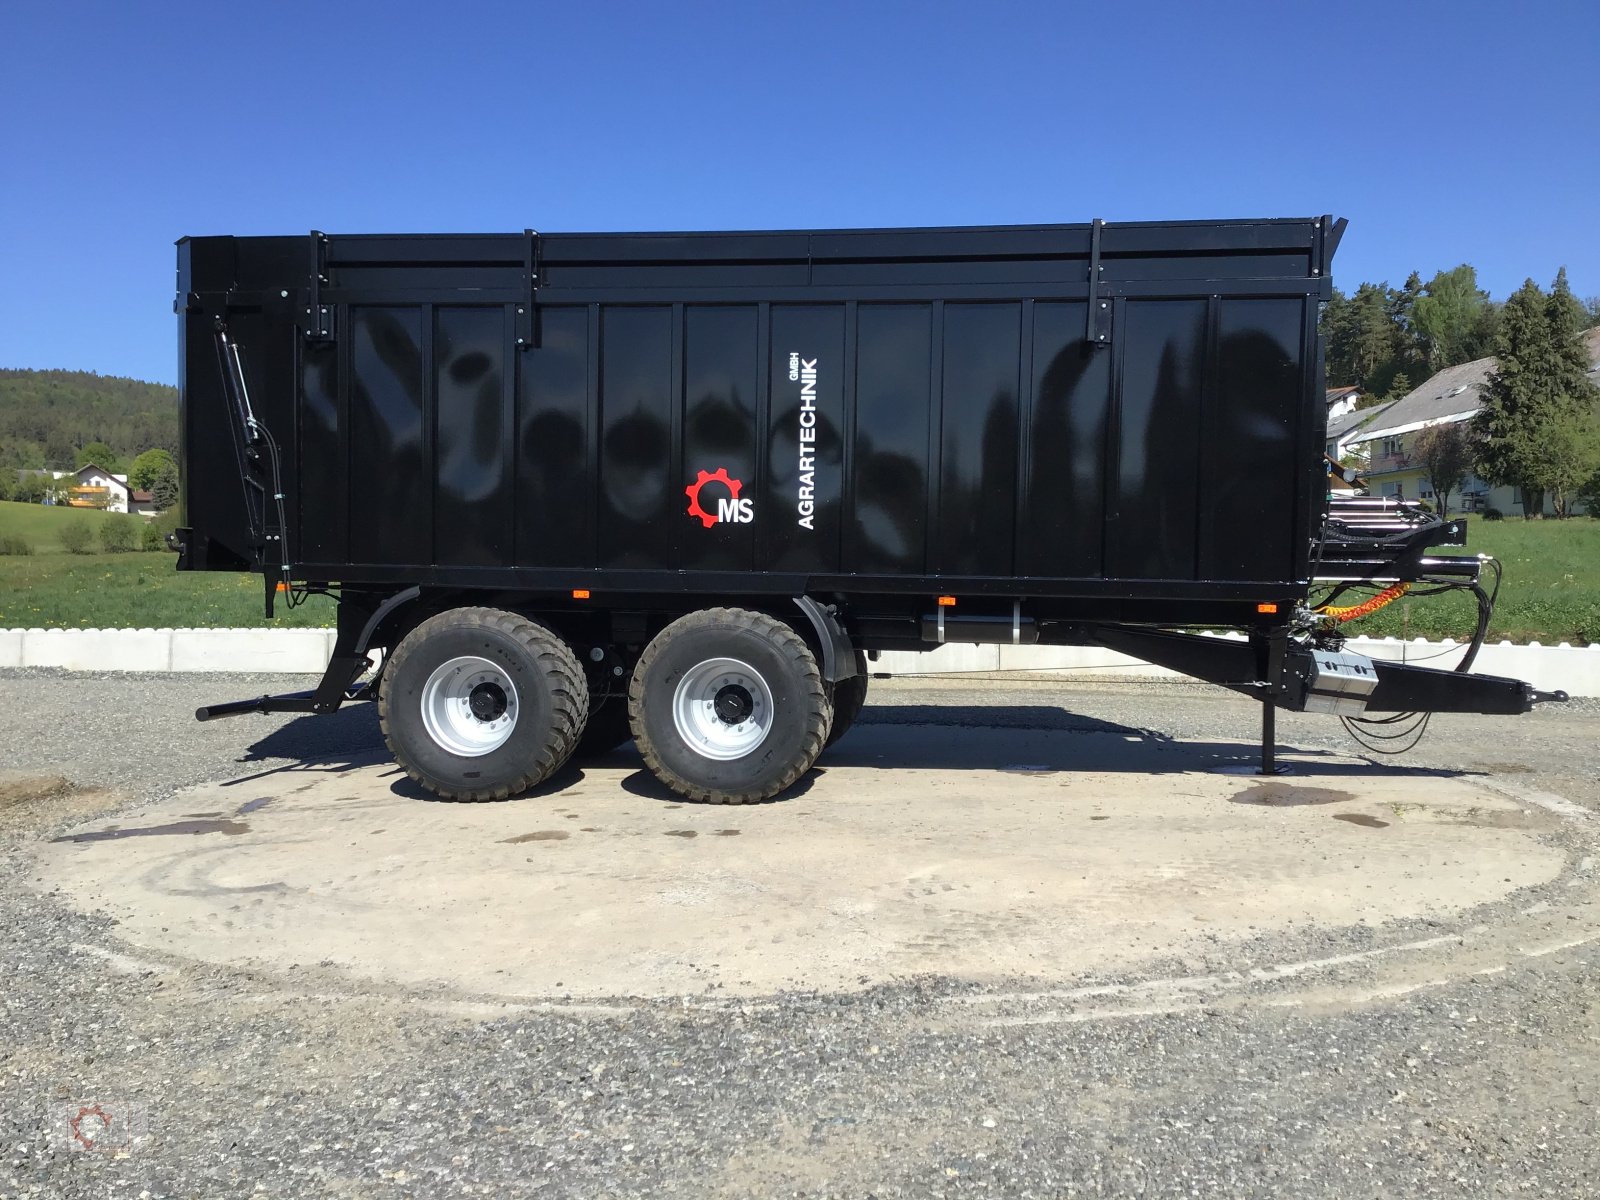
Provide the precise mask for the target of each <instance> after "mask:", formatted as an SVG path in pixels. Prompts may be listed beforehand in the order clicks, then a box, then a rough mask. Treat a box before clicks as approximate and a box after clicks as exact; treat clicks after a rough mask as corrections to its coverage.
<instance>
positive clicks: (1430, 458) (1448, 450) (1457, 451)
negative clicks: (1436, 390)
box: [1412, 421, 1472, 517]
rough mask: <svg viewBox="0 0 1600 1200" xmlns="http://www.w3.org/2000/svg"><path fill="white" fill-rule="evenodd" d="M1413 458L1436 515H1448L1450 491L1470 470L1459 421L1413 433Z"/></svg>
mask: <svg viewBox="0 0 1600 1200" xmlns="http://www.w3.org/2000/svg"><path fill="white" fill-rule="evenodd" d="M1412 453H1413V457H1414V459H1415V460H1416V462H1417V463H1418V465H1420V466H1421V467H1422V469H1423V471H1424V472H1426V473H1427V476H1428V486H1429V487H1431V488H1432V489H1433V494H1434V496H1435V498H1437V500H1438V502H1439V515H1440V516H1441V517H1448V516H1449V515H1450V493H1451V492H1453V491H1455V490H1456V489H1457V488H1459V487H1460V486H1461V484H1462V482H1463V481H1464V480H1465V479H1466V477H1467V472H1468V471H1470V470H1471V469H1472V445H1471V443H1470V442H1469V440H1468V438H1467V431H1466V429H1464V428H1463V427H1462V423H1461V422H1460V421H1451V422H1449V423H1448V424H1445V425H1430V426H1428V427H1427V428H1426V429H1424V430H1423V431H1422V432H1421V433H1419V434H1417V437H1416V441H1415V442H1414V443H1413V451H1412Z"/></svg>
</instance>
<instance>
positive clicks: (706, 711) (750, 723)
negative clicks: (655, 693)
mask: <svg viewBox="0 0 1600 1200" xmlns="http://www.w3.org/2000/svg"><path fill="white" fill-rule="evenodd" d="M775 713H776V709H775V707H774V705H773V701H772V688H771V687H770V686H768V684H767V681H766V680H765V679H764V678H763V677H762V675H761V672H760V671H758V670H756V669H755V668H754V667H752V666H751V665H750V664H749V663H746V662H741V661H739V660H738V659H736V658H708V659H706V660H705V661H704V662H699V663H696V664H695V665H694V666H692V667H690V668H689V669H688V670H687V671H685V672H684V673H683V676H682V678H680V679H679V680H678V686H677V688H676V689H675V690H674V692H673V696H672V721H673V724H674V725H676V726H677V730H678V736H679V737H681V738H683V740H684V742H685V743H686V744H687V745H688V746H689V747H690V748H691V749H692V750H694V751H695V753H697V754H700V755H703V756H704V757H706V758H710V759H715V760H717V761H718V762H731V761H732V760H734V759H736V758H743V757H744V756H745V755H747V754H750V753H752V752H753V751H755V749H756V748H757V747H759V746H760V745H761V743H762V742H764V741H766V740H767V734H769V733H771V732H772V723H773V718H774V716H775Z"/></svg>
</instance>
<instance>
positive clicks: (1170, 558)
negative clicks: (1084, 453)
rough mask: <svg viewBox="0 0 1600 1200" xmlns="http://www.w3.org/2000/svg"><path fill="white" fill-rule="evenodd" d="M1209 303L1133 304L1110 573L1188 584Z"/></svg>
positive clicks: (1110, 526)
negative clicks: (1182, 580) (1173, 580)
mask: <svg viewBox="0 0 1600 1200" xmlns="http://www.w3.org/2000/svg"><path fill="white" fill-rule="evenodd" d="M1205 335H1206V301H1204V300H1139V301H1129V302H1128V305H1127V315H1126V317H1125V318H1124V323H1123V328H1122V329H1121V330H1120V331H1119V332H1118V334H1117V336H1118V338H1119V339H1121V340H1122V342H1123V344H1124V345H1125V346H1126V355H1127V357H1126V361H1125V364H1124V366H1123V382H1122V398H1121V399H1122V403H1121V409H1120V422H1119V426H1118V430H1117V435H1118V452H1117V492H1118V499H1117V511H1116V513H1115V514H1114V519H1113V520H1111V521H1109V522H1108V523H1107V541H1108V545H1107V547H1106V574H1107V575H1110V576H1114V577H1121V578H1127V579H1194V578H1195V566H1196V562H1195V523H1196V521H1197V520H1199V519H1200V513H1199V503H1198V501H1199V485H1200V461H1199V455H1198V454H1197V453H1196V449H1197V447H1198V446H1199V444H1200V398H1201V390H1202V379H1203V376H1204V357H1205V355H1204V350H1205Z"/></svg>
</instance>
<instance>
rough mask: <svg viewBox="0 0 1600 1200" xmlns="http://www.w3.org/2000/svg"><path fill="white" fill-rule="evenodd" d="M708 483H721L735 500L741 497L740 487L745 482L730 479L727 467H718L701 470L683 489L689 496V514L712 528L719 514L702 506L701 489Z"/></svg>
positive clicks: (708, 527)
mask: <svg viewBox="0 0 1600 1200" xmlns="http://www.w3.org/2000/svg"><path fill="white" fill-rule="evenodd" d="M708 483H720V484H721V485H722V486H723V487H725V488H727V489H728V495H729V497H730V498H732V499H734V500H737V499H738V498H739V489H740V488H742V487H743V486H744V484H743V482H741V481H740V480H737V479H730V478H729V477H728V468H727V467H718V468H717V469H716V470H715V471H701V472H700V475H699V477H698V478H697V479H695V481H694V482H693V483H691V484H690V485H689V486H688V487H686V488H684V489H683V494H684V495H686V496H688V497H689V515H690V516H691V517H699V518H700V524H702V525H704V526H705V527H706V528H707V529H710V528H711V527H712V526H713V525H715V524H716V523H717V516H716V514H715V513H708V512H707V511H706V510H705V509H703V508H701V507H700V489H701V488H703V487H705V486H706V484H708Z"/></svg>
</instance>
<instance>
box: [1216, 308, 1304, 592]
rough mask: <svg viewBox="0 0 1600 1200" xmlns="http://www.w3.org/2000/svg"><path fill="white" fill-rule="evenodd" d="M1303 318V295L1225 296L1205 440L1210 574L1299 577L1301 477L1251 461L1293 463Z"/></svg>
mask: <svg viewBox="0 0 1600 1200" xmlns="http://www.w3.org/2000/svg"><path fill="white" fill-rule="evenodd" d="M1304 317H1305V304H1304V302H1303V301H1301V300H1222V301H1220V315H1219V318H1218V330H1217V385H1218V386H1217V398H1216V402H1215V403H1214V404H1212V405H1208V408H1207V412H1206V428H1205V440H1204V442H1203V443H1202V445H1201V460H1202V465H1201V469H1202V471H1204V473H1205V484H1204V487H1205V507H1206V516H1205V519H1204V520H1203V521H1201V522H1200V529H1199V542H1200V578H1202V579H1292V578H1294V545H1295V533H1294V512H1295V489H1296V485H1297V483H1298V475H1297V474H1296V473H1295V472H1292V471H1288V470H1272V471H1264V470H1258V469H1254V468H1253V467H1252V464H1265V463H1291V462H1293V461H1294V458H1295V444H1294V434H1295V430H1294V419H1295V415H1296V414H1295V406H1294V405H1293V404H1292V403H1291V402H1290V401H1291V398H1292V397H1294V396H1296V395H1298V394H1299V393H1300V391H1301V384H1300V380H1301V377H1302V364H1301V361H1300V343H1301V327H1302V324H1303V321H1304ZM1247 530H1248V531H1249V533H1248V536H1242V534H1243V533H1244V531H1247Z"/></svg>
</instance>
